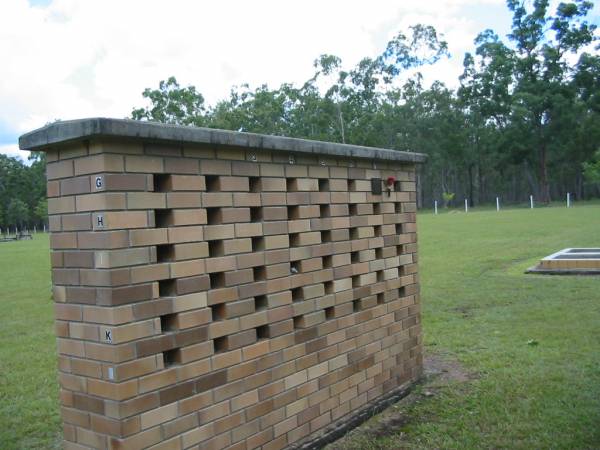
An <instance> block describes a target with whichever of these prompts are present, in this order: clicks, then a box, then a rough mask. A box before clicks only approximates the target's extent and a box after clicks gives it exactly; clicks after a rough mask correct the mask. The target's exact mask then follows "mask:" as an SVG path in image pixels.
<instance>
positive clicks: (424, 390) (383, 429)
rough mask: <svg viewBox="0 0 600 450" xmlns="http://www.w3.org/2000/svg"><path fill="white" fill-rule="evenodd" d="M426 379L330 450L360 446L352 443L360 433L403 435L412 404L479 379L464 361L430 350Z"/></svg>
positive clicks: (426, 357) (424, 367) (424, 370)
mask: <svg viewBox="0 0 600 450" xmlns="http://www.w3.org/2000/svg"><path fill="white" fill-rule="evenodd" d="M423 372H424V373H423V378H422V380H421V381H420V383H419V386H418V387H417V388H416V389H414V390H413V391H412V392H411V393H410V394H408V395H407V396H406V397H404V398H403V399H401V400H399V401H398V402H396V403H394V404H393V405H391V406H389V407H388V408H387V409H385V410H384V411H382V412H381V413H380V414H378V415H376V416H374V417H373V418H372V419H370V420H368V421H367V422H365V423H363V424H362V425H361V426H359V427H357V428H355V429H354V430H352V431H350V432H349V433H348V434H346V435H345V436H344V437H342V438H340V439H338V440H337V441H336V442H334V443H332V444H330V445H329V446H327V450H344V449H354V448H358V447H356V446H355V445H353V444H352V441H353V440H354V438H355V437H357V436H362V437H369V438H373V439H376V438H380V437H385V436H388V435H391V434H396V435H399V438H400V440H401V439H402V432H401V431H400V432H399V430H401V429H402V427H404V426H406V425H407V424H408V423H410V420H411V418H410V417H409V416H408V415H407V414H406V410H407V409H408V407H409V406H411V405H412V404H414V403H416V402H419V401H426V400H427V399H428V398H431V397H435V396H436V395H437V393H438V391H439V390H441V389H443V388H444V387H446V386H448V385H450V384H456V383H459V384H460V383H468V382H469V381H471V380H473V379H475V378H477V375H476V374H474V373H470V372H468V371H467V370H466V369H465V368H464V367H462V366H461V365H460V363H459V362H458V361H456V360H454V359H452V358H450V357H449V356H444V355H440V354H435V353H426V354H425V357H424V359H423Z"/></svg>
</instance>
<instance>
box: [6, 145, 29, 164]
mask: <svg viewBox="0 0 600 450" xmlns="http://www.w3.org/2000/svg"><path fill="white" fill-rule="evenodd" d="M0 154H5V155H8V156H15V157H17V158H21V159H22V160H23V161H25V162H27V158H28V157H29V152H28V151H25V150H19V145H18V144H9V145H0Z"/></svg>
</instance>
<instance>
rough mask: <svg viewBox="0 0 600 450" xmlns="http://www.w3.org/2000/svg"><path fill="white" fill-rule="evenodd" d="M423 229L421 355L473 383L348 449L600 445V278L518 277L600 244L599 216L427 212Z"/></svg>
mask: <svg viewBox="0 0 600 450" xmlns="http://www.w3.org/2000/svg"><path fill="white" fill-rule="evenodd" d="M418 228H419V233H420V234H419V241H420V242H419V245H420V263H419V265H420V273H421V282H422V291H421V292H422V302H423V329H424V342H425V348H426V351H427V352H435V353H438V354H440V353H441V354H445V355H449V356H451V357H452V358H456V359H458V361H460V362H461V363H462V364H463V366H464V367H465V368H466V369H467V370H469V371H472V372H474V373H476V374H477V375H478V378H477V379H476V380H475V381H473V382H470V383H468V384H466V385H465V384H454V385H452V384H451V385H450V386H449V387H448V388H446V389H443V390H442V391H440V392H439V394H438V395H436V396H434V397H432V398H427V399H425V400H423V401H419V402H417V403H415V404H413V405H411V406H409V407H407V409H406V411H404V413H405V414H407V415H408V418H409V423H408V424H407V425H405V426H403V427H401V428H400V429H399V430H395V432H394V433H391V434H390V435H386V436H382V437H379V438H377V437H371V436H368V435H367V436H365V435H364V434H360V433H359V434H358V436H356V437H352V438H351V439H350V440H349V441H348V442H344V445H343V448H348V449H350V448H353V449H361V450H362V449H369V448H373V449H375V448H377V449H396V448H399V447H402V448H405V447H407V448H444V449H446V448H464V449H470V448H523V449H531V448H564V449H586V448H589V449H591V448H600V425H599V424H600V277H575V276H543V275H525V274H524V273H523V272H524V270H525V269H527V268H528V267H530V266H532V265H534V264H535V263H536V262H537V261H538V260H539V259H540V257H543V256H546V255H548V254H550V253H553V252H554V251H556V250H559V249H562V248H565V247H598V246H600V207H598V206H595V205H590V206H580V207H577V208H573V209H570V210H567V209H566V208H544V209H536V210H533V211H531V210H519V209H515V210H510V211H503V212H502V213H500V214H499V213H496V212H495V211H493V212H479V213H477V212H475V213H469V214H464V213H462V214H458V213H457V214H445V215H438V216H434V215H431V214H427V215H420V216H419V218H418ZM530 339H532V340H535V341H537V342H538V345H533V346H532V345H528V344H527V342H528V341H529V340H530ZM400 433H402V435H400Z"/></svg>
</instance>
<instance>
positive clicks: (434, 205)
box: [433, 200, 437, 216]
mask: <svg viewBox="0 0 600 450" xmlns="http://www.w3.org/2000/svg"><path fill="white" fill-rule="evenodd" d="M433 210H434V211H435V215H436V216H437V200H435V201H434V202H433Z"/></svg>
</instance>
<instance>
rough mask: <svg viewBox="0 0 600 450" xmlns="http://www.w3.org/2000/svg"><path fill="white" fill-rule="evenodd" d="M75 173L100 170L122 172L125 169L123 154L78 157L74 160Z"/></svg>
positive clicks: (80, 173)
mask: <svg viewBox="0 0 600 450" xmlns="http://www.w3.org/2000/svg"><path fill="white" fill-rule="evenodd" d="M74 164H75V175H86V174H92V173H101V172H123V170H124V169H125V165H124V161H123V156H121V155H110V154H100V155H94V156H88V157H85V158H78V159H76V160H75V161H74Z"/></svg>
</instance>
